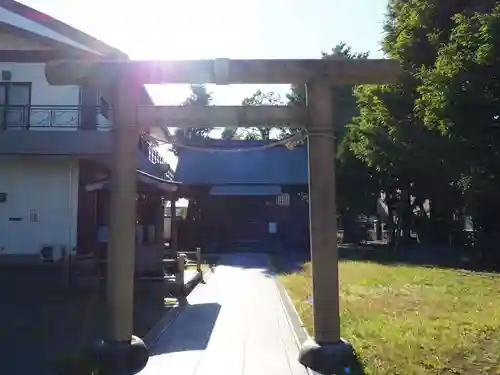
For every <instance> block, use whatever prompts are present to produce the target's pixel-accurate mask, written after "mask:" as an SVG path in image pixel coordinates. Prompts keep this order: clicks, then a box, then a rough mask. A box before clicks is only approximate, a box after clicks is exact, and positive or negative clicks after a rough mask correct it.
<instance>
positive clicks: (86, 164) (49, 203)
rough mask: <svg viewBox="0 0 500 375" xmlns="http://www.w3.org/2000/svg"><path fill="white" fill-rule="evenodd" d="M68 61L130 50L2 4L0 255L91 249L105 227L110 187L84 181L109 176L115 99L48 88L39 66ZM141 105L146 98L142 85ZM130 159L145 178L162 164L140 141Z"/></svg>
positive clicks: (102, 92) (15, 257)
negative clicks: (134, 159) (89, 187)
mask: <svg viewBox="0 0 500 375" xmlns="http://www.w3.org/2000/svg"><path fill="white" fill-rule="evenodd" d="M69 58H79V59H84V58H88V59H99V58H106V59H114V58H119V59H126V58H127V56H126V55H125V54H124V53H122V52H120V51H118V50H116V49H114V48H112V47H110V46H108V45H106V44H104V43H102V42H101V41H99V40H97V39H95V38H93V37H91V36H89V35H86V34H84V33H82V32H80V31H79V30H76V29H74V28H72V27H70V26H68V25H65V24H64V23H62V22H60V21H58V20H55V19H53V18H51V17H49V16H47V15H45V14H43V13H40V12H38V11H36V10H34V9H31V8H29V7H27V6H25V5H22V4H20V3H17V2H13V1H7V2H2V5H0V262H14V261H15V262H17V261H35V262H36V261H40V252H41V250H42V249H43V248H45V251H48V252H49V253H52V257H53V258H54V259H55V260H57V259H58V258H59V257H60V254H61V253H62V251H63V250H62V249H65V250H66V251H71V250H72V251H75V250H77V251H84V252H85V251H90V250H89V249H91V248H93V247H95V246H96V243H97V242H98V240H97V232H98V228H99V226H102V225H106V224H107V223H106V217H107V212H104V211H106V210H107V209H106V202H107V201H108V198H107V195H109V194H106V193H102V192H101V193H100V192H98V191H94V192H88V191H86V189H85V186H87V185H88V184H91V183H93V182H95V181H97V180H100V179H101V180H102V179H103V178H106V175H107V173H108V170H107V166H108V165H109V162H110V160H109V159H110V158H109V156H110V153H111V137H112V132H109V129H110V128H111V127H112V126H113V125H112V113H111V110H110V108H112V105H113V103H111V100H112V98H111V97H110V96H109V93H107V92H106V90H107V89H106V88H99V89H98V90H96V89H95V88H92V87H85V86H50V85H49V84H48V83H47V81H46V79H45V74H44V68H45V63H46V62H47V61H50V60H55V59H69ZM142 104H152V103H151V101H150V98H149V96H148V94H147V92H146V90H145V89H144V95H143V103H142ZM137 158H138V168H139V169H140V170H141V171H142V172H143V173H141V174H140V176H141V180H142V183H146V184H147V183H148V181H147V179H148V178H147V177H148V175H156V176H162V175H163V173H164V172H165V170H166V169H165V165H162V163H163V160H162V158H161V157H159V155H158V154H157V152H156V151H155V150H154V148H153V147H151V146H150V145H149V144H148V143H147V142H146V141H145V140H144V139H141V141H140V142H139V144H138V153H137ZM152 183H153V184H157V183H158V180H157V179H156V180H154V181H152ZM156 202H157V204H160V203H158V202H161V198H160V200H159V201H158V200H157V201H156ZM103 210H104V211H103ZM100 211H103V212H100Z"/></svg>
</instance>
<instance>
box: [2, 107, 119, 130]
mask: <svg viewBox="0 0 500 375" xmlns="http://www.w3.org/2000/svg"><path fill="white" fill-rule="evenodd" d="M106 111H107V112H109V109H108V108H106ZM105 115H107V116H105ZM106 117H109V114H105V113H104V111H103V108H101V107H100V106H81V105H79V106H73V105H61V106H59V105H58V106H45V105H44V106H42V105H30V106H19V105H8V106H5V105H4V106H0V126H1V129H3V130H69V129H73V130H74V129H92V128H99V129H105V128H109V127H110V126H111V121H108V120H107V119H106Z"/></svg>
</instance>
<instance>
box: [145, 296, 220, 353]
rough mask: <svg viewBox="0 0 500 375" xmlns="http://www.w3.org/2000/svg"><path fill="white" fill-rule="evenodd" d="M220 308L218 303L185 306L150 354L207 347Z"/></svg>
mask: <svg viewBox="0 0 500 375" xmlns="http://www.w3.org/2000/svg"><path fill="white" fill-rule="evenodd" d="M220 308H221V306H220V305H219V304H218V303H204V304H195V305H187V306H185V307H184V310H183V311H182V312H181V314H180V315H179V316H178V317H177V318H176V320H175V324H172V325H171V326H170V327H169V328H168V329H167V330H166V331H165V332H163V334H162V335H161V336H160V338H159V339H158V341H157V342H156V343H155V344H154V345H153V348H152V350H151V352H150V355H151V356H156V355H161V354H166V353H174V352H182V351H191V350H204V349H206V347H207V344H208V341H209V340H210V335H211V334H212V330H213V328H214V325H215V322H216V321H217V317H218V316H219V312H220Z"/></svg>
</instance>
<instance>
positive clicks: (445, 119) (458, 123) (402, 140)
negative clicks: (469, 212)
mask: <svg viewBox="0 0 500 375" xmlns="http://www.w3.org/2000/svg"><path fill="white" fill-rule="evenodd" d="M495 4H496V2H495V1H492V0H483V1H460V2H443V1H438V0H409V1H396V0H393V1H391V2H390V4H389V8H388V15H387V19H386V22H385V27H384V29H385V38H384V41H383V49H384V52H385V53H386V54H387V55H388V56H389V57H392V58H395V59H398V60H399V61H400V62H401V65H402V67H403V69H404V71H405V74H404V76H403V79H402V82H401V83H400V84H399V85H395V86H360V87H358V88H357V89H356V93H355V94H356V98H357V102H358V107H359V108H360V114H359V116H357V117H356V118H355V119H354V120H353V122H352V123H351V125H350V126H348V133H349V149H350V150H351V151H352V152H354V154H355V155H356V156H357V157H358V158H360V159H361V160H363V161H364V162H365V163H367V165H369V166H371V167H373V168H375V169H377V170H378V171H381V172H382V173H384V174H385V175H386V176H389V177H391V179H392V181H398V182H397V183H398V185H399V187H400V188H402V189H403V190H406V191H408V190H409V189H410V186H412V194H415V195H416V196H417V200H422V199H423V198H430V199H431V201H432V214H433V215H432V218H434V219H435V218H440V219H441V220H440V222H441V223H445V225H444V226H439V227H438V225H437V222H435V221H434V222H433V225H434V228H435V229H436V230H435V233H445V234H446V237H447V236H448V233H449V230H450V229H451V222H452V215H453V214H454V213H455V212H457V211H461V210H463V207H464V205H465V204H466V203H467V201H469V202H470V196H469V197H468V196H467V194H465V193H466V192H467V191H468V192H472V191H473V190H474V189H475V188H474V182H476V183H477V184H476V185H475V186H476V188H477V187H478V186H480V185H482V182H484V181H485V179H484V178H483V179H481V178H478V176H479V175H481V176H487V175H491V171H493V170H494V169H495V168H496V166H495V163H496V161H494V162H492V160H493V159H494V158H491V157H488V156H486V155H487V152H484V150H491V153H490V155H491V156H493V155H494V154H495V151H493V149H494V148H496V147H497V144H496V143H495V142H496V140H493V139H494V138H495V137H494V136H493V133H495V131H494V130H493V129H494V128H495V126H496V124H495V116H496V113H497V112H496V111H495V109H494V107H495V106H496V105H497V100H498V91H497V89H496V87H498V86H496V84H497V83H496V80H495V78H494V77H495V75H494V74H493V73H492V71H494V70H495V68H498V66H494V62H495V61H498V47H497V46H499V44H498V40H497V39H496V35H497V33H498V31H497V30H498V28H497V27H498V26H497V23H496V17H497V14H496V10H495V9H496V8H494V6H495ZM478 112H480V113H478ZM478 122H479V124H480V126H477V124H478ZM483 126H484V127H485V128H487V129H490V132H488V131H485V129H484V128H483ZM486 160H489V161H490V162H492V163H491V164H489V165H490V166H491V167H492V168H490V169H488V167H487V164H488V162H485V161H486ZM478 161H481V162H479V163H478ZM488 170H489V171H490V173H488V172H486V171H488ZM475 191H476V192H477V191H478V190H475ZM473 195H474V194H473ZM443 237H444V236H443Z"/></svg>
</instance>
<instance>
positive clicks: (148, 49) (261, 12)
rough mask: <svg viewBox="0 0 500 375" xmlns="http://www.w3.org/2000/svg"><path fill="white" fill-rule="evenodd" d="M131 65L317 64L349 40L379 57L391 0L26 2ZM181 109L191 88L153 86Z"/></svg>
mask: <svg viewBox="0 0 500 375" xmlns="http://www.w3.org/2000/svg"><path fill="white" fill-rule="evenodd" d="M21 2H22V3H24V4H27V5H29V6H31V7H33V8H36V9H38V10H40V11H42V12H44V13H47V14H49V15H51V16H53V17H55V18H57V19H59V20H61V21H63V22H65V23H67V24H70V25H72V26H74V27H76V28H78V29H80V30H82V31H84V32H86V33H88V34H90V35H92V36H94V37H96V38H98V39H100V40H102V41H104V42H106V43H108V44H110V45H112V46H114V47H116V48H118V49H120V50H122V51H124V52H125V53H127V54H128V55H129V56H130V57H131V58H133V59H201V58H216V57H228V58H316V57H319V56H320V52H321V51H322V50H323V51H328V50H330V49H331V48H332V47H333V46H335V45H336V44H337V43H339V42H341V41H343V42H345V43H347V44H349V45H350V46H351V47H352V48H353V50H355V51H357V52H364V51H369V52H370V56H371V57H373V58H380V57H382V54H381V52H380V40H381V32H382V22H383V16H384V13H385V8H386V5H387V1H386V0H350V1H346V0H266V1H264V0H239V1H229V0H211V1H206V0H174V1H172V0H141V1H123V0H121V1H118V0H78V1H77V0H22V1H21ZM257 88H261V89H263V90H272V91H276V92H278V93H280V94H281V95H283V96H284V94H285V93H286V92H287V91H288V86H281V87H279V86H278V87H277V86H249V85H246V86H238V85H233V86H219V87H211V86H210V87H209V90H210V91H211V92H212V93H213V97H214V102H215V104H239V103H240V102H241V100H242V99H243V98H244V97H245V96H248V95H250V94H251V93H253V92H254V91H255V90H256V89H257ZM148 89H149V91H150V94H151V95H152V97H153V99H154V100H155V102H156V103H157V104H178V103H180V102H181V101H182V100H184V99H185V98H186V96H187V95H188V94H189V89H188V87H186V86H174V85H161V86H160V85H157V86H154V87H149V88H148Z"/></svg>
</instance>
